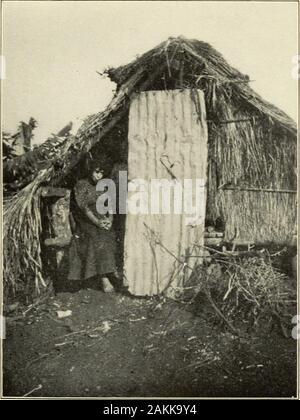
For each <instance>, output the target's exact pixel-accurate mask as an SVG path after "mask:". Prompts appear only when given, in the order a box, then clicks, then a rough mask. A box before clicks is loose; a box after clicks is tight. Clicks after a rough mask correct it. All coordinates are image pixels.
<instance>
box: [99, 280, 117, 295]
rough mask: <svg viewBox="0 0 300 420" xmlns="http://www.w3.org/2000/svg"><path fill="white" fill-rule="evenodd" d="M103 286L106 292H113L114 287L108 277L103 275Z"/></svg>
mask: <svg viewBox="0 0 300 420" xmlns="http://www.w3.org/2000/svg"><path fill="white" fill-rule="evenodd" d="M102 287H103V292H104V293H112V292H113V291H114V287H113V285H112V284H111V282H110V281H109V279H108V278H107V277H102Z"/></svg>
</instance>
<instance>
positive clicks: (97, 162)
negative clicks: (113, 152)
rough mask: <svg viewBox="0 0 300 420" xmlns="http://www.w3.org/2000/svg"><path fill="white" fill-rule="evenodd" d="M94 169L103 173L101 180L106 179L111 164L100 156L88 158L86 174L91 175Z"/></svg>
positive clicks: (105, 157)
mask: <svg viewBox="0 0 300 420" xmlns="http://www.w3.org/2000/svg"><path fill="white" fill-rule="evenodd" d="M95 169H100V170H102V171H103V178H107V177H108V176H109V175H110V173H111V170H112V164H111V161H110V159H109V158H108V157H107V156H101V157H97V158H92V157H91V158H90V159H89V160H88V162H87V172H88V174H89V175H92V173H93V172H94V170H95Z"/></svg>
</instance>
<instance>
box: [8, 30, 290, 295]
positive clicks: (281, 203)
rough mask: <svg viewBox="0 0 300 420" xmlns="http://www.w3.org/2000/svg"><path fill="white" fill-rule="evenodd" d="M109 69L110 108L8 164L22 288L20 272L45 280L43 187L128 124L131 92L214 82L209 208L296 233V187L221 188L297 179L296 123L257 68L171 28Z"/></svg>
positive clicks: (265, 235)
mask: <svg viewBox="0 0 300 420" xmlns="http://www.w3.org/2000/svg"><path fill="white" fill-rule="evenodd" d="M106 73H107V75H108V76H109V77H110V79H111V80H112V81H114V82H116V83H117V90H116V93H115V95H114V97H113V99H112V100H111V102H110V104H109V105H108V106H107V108H106V109H105V110H104V111H103V112H99V113H97V114H95V115H91V116H89V117H87V118H86V120H85V121H84V123H83V125H82V126H81V127H80V129H79V130H78V132H77V134H76V136H67V137H66V138H63V140H62V141H61V139H60V140H59V141H58V142H57V141H56V140H57V139H50V140H48V141H47V142H46V143H45V144H44V145H41V146H40V147H39V148H38V149H37V150H36V151H35V152H34V153H36V155H33V154H31V155H29V154H26V155H24V158H23V161H22V162H23V163H22V165H20V160H18V159H13V160H12V161H10V162H7V163H6V164H5V165H4V175H5V172H7V168H8V165H10V172H9V174H10V179H9V185H7V187H8V188H10V189H11V190H18V193H17V194H16V195H15V196H13V197H10V198H9V200H8V201H7V203H6V205H5V214H4V237H5V238H4V262H5V265H4V270H5V278H6V281H7V282H8V284H9V285H10V287H11V289H12V290H15V289H16V284H18V282H19V283H20V282H21V284H25V285H26V288H28V287H29V288H30V287H31V286H32V285H33V288H35V289H36V290H38V289H39V287H45V284H44V283H43V277H42V261H41V243H40V235H41V230H42V226H41V214H40V207H39V206H40V204H41V202H40V193H39V191H40V188H39V187H40V186H42V185H43V184H54V185H63V184H64V182H65V181H66V179H67V178H68V175H70V174H73V175H74V176H73V178H74V177H76V176H77V171H76V168H77V169H78V164H79V163H80V162H81V161H82V159H83V158H84V157H85V156H86V155H87V153H88V152H89V151H90V150H91V149H93V150H94V149H96V148H97V147H98V145H101V144H102V143H103V142H104V141H106V142H107V139H109V141H110V140H111V139H110V135H111V132H112V131H113V130H115V128H116V127H118V126H124V125H125V122H126V121H127V120H128V118H127V116H128V111H129V106H130V100H131V99H132V98H133V97H134V96H135V95H136V94H137V93H138V92H141V91H145V90H163V89H184V88H188V89H201V90H202V91H203V92H204V97H205V103H206V112H207V119H208V136H209V138H208V173H207V190H208V194H207V217H208V218H210V219H213V220H216V218H217V217H221V218H223V219H224V220H225V222H226V231H225V236H226V237H227V238H232V237H233V236H234V235H235V234H236V229H237V227H238V229H239V235H240V237H243V236H245V235H248V237H249V235H250V236H251V240H253V241H254V242H259V241H261V240H270V241H275V242H286V241H287V240H288V238H289V236H290V235H291V232H292V231H293V229H294V228H295V222H296V203H295V198H296V195H295V194H285V193H284V194H281V193H276V192H275V193H268V192H262V193H261V194H259V196H258V195H257V193H256V192H251V193H250V192H249V193H248V192H247V191H241V190H240V191H232V190H231V191H223V190H222V189H220V187H221V186H224V185H227V184H230V185H231V186H232V185H233V186H235V185H238V187H241V186H242V187H245V186H246V187H247V186H248V187H251V188H252V189H253V187H254V188H257V189H259V188H269V189H274V190H275V191H277V190H280V189H291V190H295V188H296V176H295V172H294V166H296V124H295V122H294V121H293V120H292V119H291V118H290V117H289V116H288V115H286V114H285V113H284V112H283V111H281V110H279V109H278V108H277V107H275V106H274V105H271V104H269V103H268V102H267V101H265V100H264V99H262V98H261V97H260V96H259V95H258V94H257V93H255V92H254V91H253V90H252V89H251V87H250V83H251V81H250V80H249V77H248V76H247V75H243V74H242V73H240V72H239V71H238V70H236V69H234V68H233V67H231V66H230V65H229V64H228V63H227V62H226V61H225V60H224V58H223V57H222V56H221V54H219V53H218V52H217V51H216V50H214V49H213V48H212V47H211V46H210V45H208V44H206V43H204V42H200V41H197V40H187V39H185V38H170V39H168V40H167V41H166V42H164V43H162V44H160V45H159V46H157V47H156V48H154V49H152V50H151V51H149V52H147V53H146V54H144V55H142V56H141V57H139V58H137V59H136V60H134V61H133V62H132V63H130V64H128V65H126V66H122V67H119V68H117V69H108V70H107V71H106ZM111 137H112V138H113V137H114V136H111ZM55 141H56V143H55ZM109 141H108V143H109ZM32 153H33V152H32ZM40 156H41V157H40ZM27 159H29V160H30V159H31V160H32V159H33V160H36V161H38V160H40V161H42V163H41V165H39V164H37V165H34V164H32V165H31V167H30V171H29V172H30V173H29V174H26V176H25V177H22V175H21V171H22V166H24V164H25V165H26V162H27ZM13 171H14V172H13ZM12 173H13V175H12ZM25 186H26V187H25ZM21 187H25V188H23V189H20V188H21ZM255 194H256V195H255ZM21 226H22V228H21ZM32 279H33V280H32ZM32 282H34V283H32ZM34 285H35V286H34Z"/></svg>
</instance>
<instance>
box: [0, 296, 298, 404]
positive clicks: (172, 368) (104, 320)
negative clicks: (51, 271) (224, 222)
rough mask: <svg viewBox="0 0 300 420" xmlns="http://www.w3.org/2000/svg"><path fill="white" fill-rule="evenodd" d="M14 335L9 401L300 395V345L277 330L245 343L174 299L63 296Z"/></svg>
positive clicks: (7, 373)
mask: <svg viewBox="0 0 300 420" xmlns="http://www.w3.org/2000/svg"><path fill="white" fill-rule="evenodd" d="M66 310H71V311H72V314H71V315H69V316H67V317H65V318H59V317H58V314H57V311H66ZM291 328H292V324H291ZM6 334H7V337H6V339H5V340H4V395H5V396H23V395H25V394H28V396H31V397H38V396H40V397H41V396H44V397H46V396H52V397H53V396H57V397H60V396H82V397H150V396H151V397H206V396H210V397H213V396H217V397H222V396H223V397H224V396H249V397H250V396H257V397H259V396H265V397H279V396H286V397H292V396H295V395H296V342H295V340H293V339H292V338H284V337H283V336H281V335H280V334H279V333H278V331H276V330H275V329H273V330H271V331H269V332H268V333H265V334H262V333H261V334H260V335H254V334H252V335H250V337H249V338H248V339H241V338H238V337H236V336H233V335H232V334H231V332H228V331H227V332H226V330H225V329H224V328H220V326H219V325H213V324H212V323H211V322H208V320H207V317H206V316H205V315H204V314H203V315H199V316H196V315H194V314H193V311H192V308H191V307H190V306H189V305H183V304H180V303H177V302H173V301H170V300H167V301H162V300H158V299H154V298H152V299H145V298H132V297H129V296H124V295H121V294H117V293H113V294H104V293H103V292H101V291H100V290H94V289H82V290H79V291H77V292H74V293H69V292H64V293H59V294H57V296H55V297H53V298H50V300H49V301H48V302H47V303H45V304H43V305H40V306H39V307H37V308H34V309H32V310H31V311H29V312H28V313H27V314H26V316H25V318H24V319H13V318H8V322H7V328H6Z"/></svg>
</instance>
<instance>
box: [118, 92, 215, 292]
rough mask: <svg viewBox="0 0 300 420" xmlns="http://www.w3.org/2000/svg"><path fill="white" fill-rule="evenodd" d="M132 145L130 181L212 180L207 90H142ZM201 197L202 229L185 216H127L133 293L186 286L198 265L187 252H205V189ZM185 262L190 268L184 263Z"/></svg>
mask: <svg viewBox="0 0 300 420" xmlns="http://www.w3.org/2000/svg"><path fill="white" fill-rule="evenodd" d="M128 144H129V152H128V153H129V154H128V179H129V180H133V179H137V178H141V179H144V180H146V181H148V182H150V181H151V179H169V180H170V179H172V175H173V176H175V177H176V179H177V180H178V181H180V182H183V180H184V179H192V180H195V179H203V180H204V181H205V182H206V166H207V125H206V115H205V102H204V97H203V92H201V91H199V90H193V91H192V90H184V91H182V90H173V91H151V92H142V93H140V94H139V95H138V97H137V98H135V99H134V100H133V102H132V103H131V107H130V114H129V133H128ZM172 165H173V166H172ZM167 168H168V169H169V170H168V169H167ZM193 191H194V190H193ZM130 197H131V195H130V193H129V199H130ZM193 198H195V197H193ZM171 201H172V199H171ZM200 201H201V216H202V223H201V224H200V225H197V226H196V227H192V226H187V225H186V215H185V214H174V213H173V212H171V214H159V215H152V214H148V215H142V214H138V215H133V214H130V213H129V214H127V216H126V233H125V248H124V249H125V251H124V271H125V275H126V277H127V281H128V284H129V291H130V292H131V293H132V294H134V295H140V296H144V295H149V296H151V295H155V294H160V293H161V292H163V291H165V290H166V289H168V290H172V289H173V288H174V287H175V288H177V287H179V288H180V287H182V285H183V283H184V280H185V279H186V277H187V276H188V275H189V274H190V273H191V270H190V269H189V268H187V266H188V267H192V266H194V264H195V263H196V261H197V259H196V258H189V259H186V255H187V254H188V253H193V254H195V253H198V254H199V250H198V251H197V252H194V249H193V248H194V246H193V244H194V243H195V242H197V243H198V244H203V230H204V219H205V204H206V191H205V187H203V188H202V195H201V200H200ZM149 202H150V199H149ZM149 207H150V206H149ZM179 261H180V262H179ZM184 261H185V262H186V263H187V266H186V265H185V266H184V265H183V264H182V263H183V262H184ZM173 290H174V289H173Z"/></svg>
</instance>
